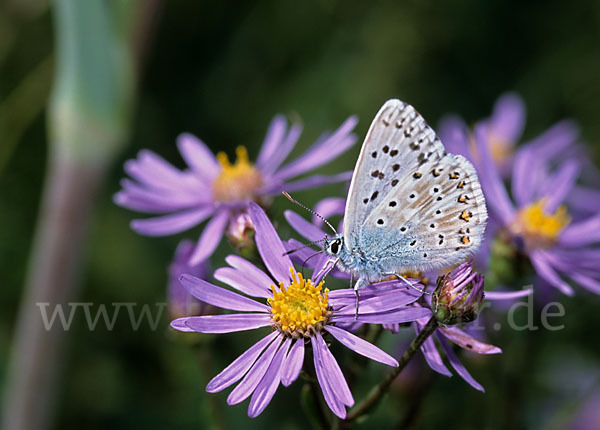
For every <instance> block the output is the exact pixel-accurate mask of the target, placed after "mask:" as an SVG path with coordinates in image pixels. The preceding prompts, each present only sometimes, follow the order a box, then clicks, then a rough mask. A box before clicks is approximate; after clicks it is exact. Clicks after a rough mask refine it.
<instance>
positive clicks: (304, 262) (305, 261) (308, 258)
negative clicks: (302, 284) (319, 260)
mask: <svg viewBox="0 0 600 430" xmlns="http://www.w3.org/2000/svg"><path fill="white" fill-rule="evenodd" d="M320 253H321V251H319V252H315V253H314V254H313V255H311V256H309V257H307V258H306V260H304V261H303V262H302V277H303V278H304V266H305V265H306V263H307V262H308V260H310V259H311V258H313V257H314V256H316V255H319V254H320Z"/></svg>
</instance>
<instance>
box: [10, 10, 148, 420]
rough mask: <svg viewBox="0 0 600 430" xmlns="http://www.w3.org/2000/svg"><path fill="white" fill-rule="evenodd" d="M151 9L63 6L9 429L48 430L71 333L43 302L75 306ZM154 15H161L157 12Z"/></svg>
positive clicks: (57, 14)
mask: <svg viewBox="0 0 600 430" xmlns="http://www.w3.org/2000/svg"><path fill="white" fill-rule="evenodd" d="M144 6H145V3H144V2H138V1H123V2H121V1H116V0H115V1H110V0H55V1H54V2H53V9H54V22H55V31H56V54H55V59H56V71H55V81H54V86H53V91H52V95H51V101H50V105H49V109H48V139H49V143H50V146H49V157H48V170H47V174H46V181H45V185H44V191H43V197H42V205H41V209H40V214H39V219H38V225H37V228H36V235H35V240H34V243H33V250H32V255H31V260H30V262H29V269H28V274H27V280H26V284H25V291H24V296H23V300H22V303H21V307H20V311H19V318H18V321H17V325H16V328H15V334H14V338H13V346H12V351H11V356H10V363H9V368H8V374H7V381H6V384H5V393H4V394H5V396H4V410H3V428H4V429H6V430H9V429H10V430H12V429H27V430H35V429H46V428H49V427H51V425H52V411H53V409H54V406H55V404H56V402H55V400H56V398H57V392H58V388H59V387H60V377H59V376H60V368H61V365H62V361H63V360H62V354H61V350H62V344H63V343H64V340H65V338H66V333H65V331H64V330H63V328H62V326H61V325H60V324H57V323H55V324H54V325H53V327H52V329H50V330H48V331H47V330H46V329H45V327H44V325H43V322H42V318H41V312H40V308H39V307H38V305H37V304H38V303H50V306H48V310H49V312H52V311H53V310H54V306H55V305H63V306H65V305H66V304H67V303H69V302H73V301H76V297H77V287H78V283H79V282H78V281H79V279H78V278H79V274H80V273H81V271H82V263H83V261H84V260H85V257H84V254H85V244H86V241H87V237H88V227H89V224H90V220H91V218H92V215H93V208H94V201H95V197H96V195H97V193H98V191H99V189H100V186H101V184H102V181H103V178H104V176H105V173H106V171H107V167H108V166H109V164H110V162H111V161H112V160H113V159H114V158H115V155H116V154H117V153H118V151H119V150H120V149H121V148H122V147H123V145H124V143H125V141H126V138H127V134H128V129H129V123H130V117H131V107H132V103H133V98H134V92H135V91H134V90H135V85H134V81H135V76H136V70H134V68H135V62H136V60H137V56H136V55H134V54H133V53H132V49H131V48H132V46H133V45H134V44H133V43H132V42H131V41H132V39H133V36H139V33H136V31H135V26H136V25H138V24H139V20H140V19H141V20H143V18H144V11H145V9H144ZM152 10H153V11H154V10H155V9H152Z"/></svg>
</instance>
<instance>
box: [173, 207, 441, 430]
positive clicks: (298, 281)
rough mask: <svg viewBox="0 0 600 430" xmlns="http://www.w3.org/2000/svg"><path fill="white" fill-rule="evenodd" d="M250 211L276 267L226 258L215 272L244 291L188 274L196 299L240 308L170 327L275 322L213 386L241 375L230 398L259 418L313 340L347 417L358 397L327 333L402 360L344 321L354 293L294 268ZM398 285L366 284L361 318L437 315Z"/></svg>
mask: <svg viewBox="0 0 600 430" xmlns="http://www.w3.org/2000/svg"><path fill="white" fill-rule="evenodd" d="M249 212H250V217H251V218H252V222H253V224H254V226H255V229H256V230H255V231H256V234H255V238H256V245H257V248H258V252H259V254H260V256H261V257H262V260H263V262H264V264H265V266H266V267H267V269H268V271H269V273H265V272H263V271H262V270H260V269H259V268H257V267H256V266H254V265H253V264H252V263H250V262H249V261H247V260H245V259H243V258H241V257H238V256H234V255H230V256H229V257H227V258H226V261H227V262H228V263H229V264H230V266H231V267H225V268H221V269H218V270H217V271H216V272H215V274H214V276H215V278H216V279H218V280H220V281H222V282H225V283H227V284H229V285H230V286H231V287H233V288H234V289H236V290H237V291H238V292H239V293H243V294H244V295H242V294H239V293H238V292H233V291H231V290H227V289H224V288H221V287H218V286H215V285H213V284H211V283H209V282H206V281H204V280H201V279H198V278H196V277H194V276H190V275H183V276H182V277H181V282H182V284H183V285H184V286H185V287H186V289H187V290H188V291H189V292H190V293H191V294H192V295H194V296H195V297H196V298H197V299H199V300H201V301H203V302H206V303H210V304H212V305H214V306H218V307H220V308H223V309H229V310H232V311H236V313H233V314H226V315H210V316H199V317H189V318H180V319H177V320H175V321H173V322H172V323H171V326H172V327H173V328H175V329H177V330H180V331H186V332H201V333H230V332H236V331H243V330H251V329H256V328H260V327H270V328H271V331H270V333H269V334H268V335H266V336H265V337H264V338H262V339H261V340H259V341H258V342H257V343H256V344H254V345H253V346H252V347H250V348H249V349H248V350H247V351H246V352H244V353H243V354H242V355H241V356H239V357H238V358H237V359H236V360H235V361H233V362H232V363H231V364H230V365H229V366H228V367H227V368H225V370H223V371H222V372H221V373H219V374H218V375H217V376H215V377H214V378H213V379H212V380H211V381H210V382H209V383H208V385H207V387H206V390H207V391H208V392H211V393H213V392H218V391H221V390H223V389H225V388H227V387H229V386H231V385H233V384H234V383H236V382H238V381H240V380H241V382H240V383H239V384H238V385H237V386H236V387H235V388H234V389H233V391H231V393H230V394H229V397H228V398H227V402H228V403H229V404H230V405H233V404H237V403H240V402H242V401H244V400H245V399H247V398H248V397H250V405H249V408H248V415H249V416H250V417H256V416H257V415H259V414H260V413H261V412H262V411H263V410H264V409H265V407H266V406H267V405H268V403H269V402H270V401H271V399H272V397H273V395H274V394H275V391H276V390H277V387H278V386H279V384H280V383H281V384H283V385H284V386H288V385H290V384H291V383H292V382H293V381H294V380H295V379H297V378H298V375H299V374H300V370H301V368H302V365H303V360H304V351H305V348H307V346H310V347H311V348H312V353H313V361H314V367H315V370H316V377H317V380H318V382H319V385H320V387H321V390H322V392H323V396H324V398H325V401H326V402H327V404H328V405H329V407H330V408H331V410H332V411H333V413H334V414H335V415H337V416H338V417H340V418H344V417H345V416H346V407H347V406H348V407H349V406H352V405H353V404H354V400H353V397H352V394H351V393H350V389H349V388H348V384H347V383H346V380H345V378H344V375H343V374H342V371H341V370H340V367H339V365H338V364H337V361H336V360H335V358H334V356H333V355H332V354H331V352H330V351H329V348H328V347H327V344H326V341H325V339H324V338H325V337H326V336H331V337H332V338H334V339H336V340H337V341H339V342H340V343H341V344H343V345H344V346H346V347H348V348H350V349H351V350H353V351H354V352H356V353H358V354H361V355H363V356H365V357H368V358H370V359H372V360H375V361H379V362H381V363H384V364H388V365H390V366H397V364H398V363H397V361H396V360H395V359H394V358H392V357H391V356H390V355H388V354H386V353H385V352H383V351H382V350H380V349H379V348H377V347H376V346H374V345H372V344H370V343H368V342H366V341H364V340H363V339H361V338H359V337H357V336H355V335H354V334H352V333H350V332H348V331H346V330H344V329H343V328H341V327H340V325H343V324H347V323H348V322H352V321H354V317H355V316H354V312H355V307H354V304H355V303H354V300H355V297H354V292H353V291H352V290H337V291H329V290H328V289H326V288H325V289H324V288H323V286H324V282H322V281H321V282H318V280H315V279H312V280H311V279H304V277H302V275H300V274H299V273H297V272H296V271H295V269H294V268H293V266H292V262H291V261H290V259H289V257H288V256H287V255H286V254H285V249H284V247H283V243H282V242H281V240H280V239H279V237H278V236H277V233H276V232H275V229H274V228H273V226H272V224H271V222H270V221H269V220H268V218H267V216H266V215H265V213H264V211H263V210H262V209H261V208H260V207H259V206H258V205H257V204H255V203H251V204H250V209H249ZM394 284H395V282H387V283H380V284H377V285H373V286H369V287H367V288H365V289H364V290H363V294H362V295H361V304H360V313H359V314H358V321H360V322H363V323H376V324H380V323H386V322H400V321H414V320H416V319H418V318H425V317H427V316H429V315H431V311H430V310H429V309H425V308H414V307H408V306H406V305H407V304H409V303H412V302H414V300H416V298H418V295H415V294H411V293H405V292H404V291H405V290H404V289H399V288H396V287H394ZM247 296H250V297H252V298H249V297H247ZM256 299H259V300H256Z"/></svg>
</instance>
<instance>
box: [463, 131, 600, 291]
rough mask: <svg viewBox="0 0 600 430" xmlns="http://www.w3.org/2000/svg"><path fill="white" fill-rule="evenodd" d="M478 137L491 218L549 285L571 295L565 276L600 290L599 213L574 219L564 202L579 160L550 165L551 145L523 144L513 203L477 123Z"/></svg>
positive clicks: (516, 165) (513, 185) (515, 172)
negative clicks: (554, 165) (599, 263)
mask: <svg viewBox="0 0 600 430" xmlns="http://www.w3.org/2000/svg"><path fill="white" fill-rule="evenodd" d="M475 137H476V143H477V146H478V148H479V150H480V154H481V169H480V176H479V178H480V180H481V184H482V187H483V190H484V192H485V194H486V201H487V204H488V208H489V211H490V214H491V218H492V219H493V220H494V221H495V222H496V223H497V224H498V225H499V226H500V227H501V228H502V229H503V231H504V233H505V234H507V235H508V237H509V238H510V240H511V241H512V243H513V245H514V246H515V247H516V248H517V249H518V250H519V251H520V252H522V253H523V254H525V255H527V256H528V257H529V259H530V261H531V263H532V265H533V267H534V268H535V271H536V273H537V274H538V276H539V277H541V278H542V279H544V280H545V281H546V282H547V283H549V284H550V285H552V286H554V287H556V288H558V289H559V290H560V291H562V292H563V293H564V294H568V295H572V294H573V289H572V288H571V286H570V285H569V284H568V283H567V282H566V281H565V279H567V280H571V281H573V282H575V283H577V284H580V285H581V286H582V287H584V288H586V289H588V290H590V291H592V292H595V293H597V294H600V266H599V265H598V261H599V259H600V253H599V252H600V251H599V249H598V245H599V244H600V215H598V214H597V213H596V214H594V215H591V216H583V217H581V216H579V217H578V218H577V220H576V221H573V218H572V216H571V214H569V213H568V212H567V208H566V206H565V205H564V204H563V203H565V202H566V199H567V197H568V196H569V194H570V193H571V192H572V190H573V187H574V185H575V181H576V180H577V177H578V176H579V174H580V164H579V163H578V161H576V160H575V159H573V158H566V159H565V160H563V161H562V162H560V163H557V165H556V167H555V168H552V167H551V165H552V163H551V162H550V160H549V158H548V151H549V150H550V149H552V148H549V147H548V145H547V144H545V145H539V146H538V145H531V144H530V145H527V146H524V147H522V148H521V149H519V150H518V151H517V152H516V153H515V157H514V163H513V172H512V182H511V188H512V197H513V199H514V202H513V201H511V199H510V198H509V195H508V192H507V190H506V188H505V186H504V184H503V182H502V179H501V177H500V174H499V172H498V170H497V167H496V165H495V163H494V160H493V158H492V156H491V154H490V153H489V151H488V147H487V145H485V139H486V137H485V131H484V130H482V129H481V128H479V127H478V128H477V129H476V130H475Z"/></svg>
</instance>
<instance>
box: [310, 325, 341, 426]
mask: <svg viewBox="0 0 600 430" xmlns="http://www.w3.org/2000/svg"><path fill="white" fill-rule="evenodd" d="M310 340H311V342H312V347H313V361H314V365H315V372H316V374H317V380H318V381H319V385H320V386H321V392H322V393H323V397H324V398H325V402H326V403H327V406H329V409H331V411H332V412H333V413H334V414H335V415H336V416H337V417H338V418H341V419H344V418H346V407H345V406H344V402H343V401H342V400H341V399H340V398H339V397H338V393H337V392H336V391H335V390H334V388H333V387H332V386H331V385H330V382H329V379H328V378H327V377H326V369H325V366H324V364H323V359H322V358H321V352H320V348H321V346H320V344H319V343H318V342H317V338H316V336H313V337H311V338H310Z"/></svg>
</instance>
